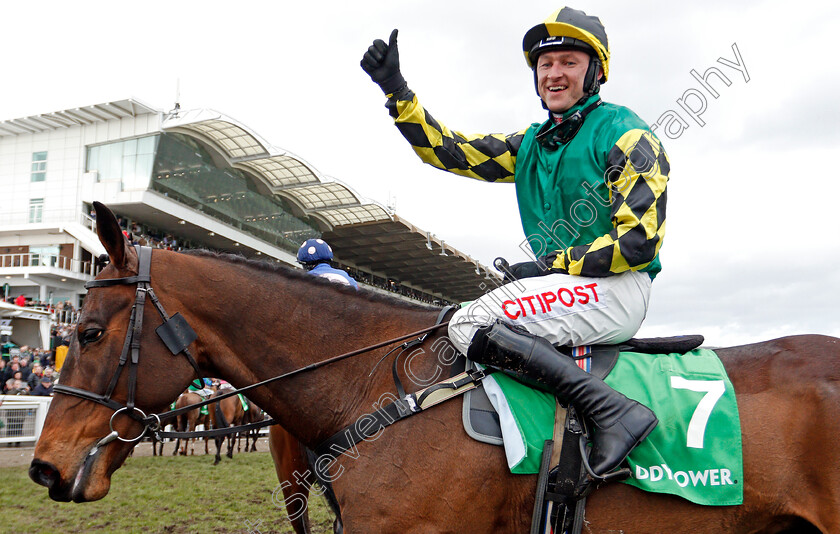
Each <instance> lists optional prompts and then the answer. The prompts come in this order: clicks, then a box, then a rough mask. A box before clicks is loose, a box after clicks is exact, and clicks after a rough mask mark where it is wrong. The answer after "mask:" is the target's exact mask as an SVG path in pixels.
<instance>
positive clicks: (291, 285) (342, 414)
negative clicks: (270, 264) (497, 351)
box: [188, 261, 438, 446]
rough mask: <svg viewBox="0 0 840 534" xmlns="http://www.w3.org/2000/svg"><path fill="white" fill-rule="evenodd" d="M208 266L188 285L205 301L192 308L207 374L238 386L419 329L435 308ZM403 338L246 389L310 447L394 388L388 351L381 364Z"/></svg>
mask: <svg viewBox="0 0 840 534" xmlns="http://www.w3.org/2000/svg"><path fill="white" fill-rule="evenodd" d="M205 263H206V264H207V265H202V266H201V268H200V269H197V270H194V271H192V272H201V273H202V274H206V276H207V277H208V278H210V279H211V280H212V283H211V284H205V285H204V286H203V288H199V287H196V286H195V285H193V286H192V287H191V288H190V289H191V290H190V291H188V294H189V298H191V299H192V300H193V301H194V300H195V299H196V297H199V301H200V302H201V304H199V306H198V307H197V308H195V309H196V313H197V315H198V317H197V318H196V322H197V323H198V324H200V327H196V326H194V328H196V331H197V332H198V333H199V339H198V341H197V342H196V344H197V346H198V347H199V349H198V354H199V355H200V356H201V357H202V360H203V362H202V365H204V366H205V367H206V368H207V371H208V372H210V373H213V375H214V376H218V377H220V378H224V379H226V380H228V381H229V382H230V383H231V384H233V385H234V386H236V387H237V388H242V387H244V386H247V385H250V384H253V383H256V382H258V381H262V380H266V379H268V378H272V377H274V376H278V375H280V374H283V373H287V372H290V371H293V370H296V369H300V368H303V367H305V366H307V365H310V364H313V363H316V362H321V361H324V360H327V359H329V358H331V357H334V356H337V355H340V354H345V353H348V352H351V351H356V350H358V349H362V348H365V347H369V346H372V345H375V344H378V343H381V342H383V341H387V340H390V339H395V338H398V337H400V336H403V335H405V334H408V333H412V332H416V331H419V330H421V329H423V328H425V327H429V326H432V324H433V323H434V320H435V317H436V315H437V313H438V311H437V310H436V309H434V308H422V307H418V306H408V305H406V304H403V303H401V302H399V301H397V300H396V299H392V300H390V299H388V300H386V299H371V298H369V297H368V296H365V295H364V294H357V293H352V292H348V291H344V290H342V289H340V288H338V287H337V286H336V285H334V284H328V283H319V282H320V281H319V280H311V279H308V278H301V277H299V276H295V275H293V274H289V273H283V272H277V273H275V272H266V271H263V270H258V269H255V268H254V267H249V266H247V265H235V264H229V263H226V262H223V261H207V262H205ZM205 289H206V291H205ZM197 292H198V293H200V295H196V293H197ZM191 324H192V320H191ZM397 345H398V344H396V343H395V344H393V345H389V346H387V347H385V348H382V349H378V350H372V351H366V352H363V353H361V354H358V355H356V356H353V357H350V358H347V359H345V360H342V361H339V362H336V363H332V364H328V365H326V366H323V367H320V368H317V369H314V370H310V371H306V372H304V373H301V374H299V375H296V376H293V377H290V378H288V379H282V380H279V381H277V382H274V383H272V384H270V385H268V386H266V387H261V388H256V389H254V390H251V391H249V392H248V393H247V396H248V397H249V398H251V399H252V400H253V401H254V402H256V404H257V405H259V406H260V407H262V408H263V409H264V410H265V411H266V412H267V413H268V414H269V415H271V416H272V417H274V418H275V419H276V420H277V421H278V422H279V423H280V424H281V425H282V426H283V427H284V428H286V430H288V431H289V432H290V433H291V434H292V435H294V436H296V437H297V438H298V439H300V440H301V441H302V442H303V443H305V444H307V445H309V446H314V445H315V444H317V443H318V442H320V441H321V440H323V439H325V438H326V437H328V436H330V435H331V434H332V433H334V432H336V431H338V430H340V429H341V428H342V427H343V426H345V425H346V424H349V423H351V422H353V420H354V419H355V418H357V417H359V416H360V415H361V414H364V413H370V412H371V411H372V410H373V408H372V406H373V405H374V404H375V403H377V401H381V399H382V398H383V394H386V393H387V392H393V391H394V385H393V380H392V378H391V370H390V366H391V360H390V358H389V359H388V360H387V361H386V362H383V364H382V365H379V366H376V363H377V361H378V360H379V358H381V357H382V356H384V355H385V354H386V353H387V352H388V351H389V350H391V349H392V348H394V346H397ZM392 357H393V355H392ZM418 365H419V367H415V368H414V369H419V371H418V372H421V373H425V372H426V371H424V369H425V368H426V367H429V366H431V365H434V364H433V362H430V361H425V362H418ZM375 366H376V371H375V372H374V373H373V375H372V376H371V370H372V369H374V367H375Z"/></svg>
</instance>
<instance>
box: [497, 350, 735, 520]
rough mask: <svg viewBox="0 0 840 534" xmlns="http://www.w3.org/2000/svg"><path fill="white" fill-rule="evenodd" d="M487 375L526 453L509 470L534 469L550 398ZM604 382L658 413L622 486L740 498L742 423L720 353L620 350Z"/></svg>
mask: <svg viewBox="0 0 840 534" xmlns="http://www.w3.org/2000/svg"><path fill="white" fill-rule="evenodd" d="M491 377H492V379H493V380H494V381H495V382H496V383H497V384H498V385H499V388H500V389H501V390H502V392H503V393H504V395H505V399H506V401H507V404H508V406H510V411H511V414H512V416H513V419H514V420H515V422H516V426H517V427H518V430H519V432H520V434H521V436H522V438H523V439H524V442H525V453H524V456H523V457H522V458H521V460H519V461H518V463H516V464H515V465H514V464H511V466H510V467H511V472H513V473H520V474H530V473H538V472H539V467H540V465H539V464H540V459H541V457H542V449H543V443H544V441H545V440H547V439H552V434H553V425H554V410H555V402H554V398H553V396H552V395H550V394H548V393H545V392H542V391H537V390H534V389H531V388H529V387H527V386H525V385H523V384H521V383H520V382H518V381H516V380H515V379H513V378H511V377H509V376H507V375H504V374H502V373H494V374H493V375H491ZM605 381H606V383H607V384H609V385H610V386H611V387H612V388H614V389H616V390H618V391H620V392H622V393H623V394H625V395H626V396H627V397H629V398H631V399H634V400H636V401H638V402H640V403H642V404H644V405H645V406H648V407H649V408H651V409H652V410H653V411H654V412H655V413H656V415H657V417H658V418H659V424H658V425H657V426H656V428H655V429H654V430H653V431H652V432H651V433H650V435H649V436H648V437H647V439H646V440H645V441H643V442H642V443H641V444H640V445H639V446H638V447H636V448H635V449H634V450H633V451H632V452H631V453H630V455H629V457H628V459H627V461H628V463H629V464H630V469H631V471H632V473H633V476H632V477H631V478H629V479H627V480H626V481H624V482H625V483H626V484H630V485H633V486H636V487H638V488H641V489H643V490H646V491H652V492H657V493H670V494H673V495H678V496H680V497H683V498H685V499H688V500H689V501H691V502H693V503H696V504H703V505H714V506H724V505H734V504H741V503H743V500H744V495H743V486H744V485H743V460H742V455H741V423H740V419H739V417H738V406H737V402H736V399H735V391H734V389H733V388H732V383H731V382H730V381H729V377H728V376H727V375H726V371H725V369H724V368H723V364H721V362H720V359H719V358H718V357H717V354H715V353H714V352H713V351H711V350H708V349H697V350H694V351H691V352H689V353H687V354H685V355H680V354H642V353H636V352H623V353H621V354H620V356H619V358H618V361H617V362H616V365H615V367H614V368H613V370H612V372H610V374H609V376H607V378H606V380H605ZM509 463H510V459H509Z"/></svg>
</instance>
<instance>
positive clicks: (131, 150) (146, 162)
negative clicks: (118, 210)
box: [33, 135, 159, 191]
mask: <svg viewBox="0 0 840 534" xmlns="http://www.w3.org/2000/svg"><path fill="white" fill-rule="evenodd" d="M158 137H159V136H157V135H151V136H148V137H139V138H137V139H129V140H127V141H119V142H117V143H108V144H107V145H97V146H92V147H88V153H87V167H86V170H87V171H88V172H90V171H97V172H98V173H99V180H100V181H109V180H121V181H122V189H123V191H130V190H135V189H148V187H149V179H150V178H151V176H152V164H153V162H154V157H155V147H156V146H157V142H158ZM33 165H34V163H33Z"/></svg>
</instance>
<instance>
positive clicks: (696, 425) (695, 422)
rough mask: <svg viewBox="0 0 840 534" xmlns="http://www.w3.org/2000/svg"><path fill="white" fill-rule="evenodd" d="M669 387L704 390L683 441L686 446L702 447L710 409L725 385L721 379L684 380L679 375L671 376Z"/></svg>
mask: <svg viewBox="0 0 840 534" xmlns="http://www.w3.org/2000/svg"><path fill="white" fill-rule="evenodd" d="M671 387H672V388H674V389H688V390H691V391H705V392H706V394H705V395H703V398H702V399H700V402H699V403H698V404H697V408H695V409H694V415H692V416H691V421H689V423H688V432H687V433H686V443H685V444H686V446H688V447H691V448H693V449H702V448H703V436H704V435H705V433H706V425H707V424H708V422H709V416H710V415H712V410H713V409H714V408H715V405H716V404H717V401H719V400H720V398H721V397H723V392H724V391H725V390H726V385H725V384H724V383H723V380H686V379H685V378H683V377H681V376H672V377H671Z"/></svg>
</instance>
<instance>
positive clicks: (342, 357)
mask: <svg viewBox="0 0 840 534" xmlns="http://www.w3.org/2000/svg"><path fill="white" fill-rule="evenodd" d="M448 324H449V321H446V322H445V323H438V324H436V325H432V326H429V327H426V328H424V329H422V330H418V331H416V332H412V333H411V334H405V335H404V336H400V337H396V338H393V339H389V340H387V341H383V342H381V343H377V344H376V345H369V346H367V347H364V348H361V349H356V350H354V351H351V352H345V353H344V354H340V355H338V356H334V357H332V358H329V359H327V360H323V361H320V362H317V363H313V364H310V365H307V366H306V367H301V368H300V369H295V370H294V371H289V372H288V373H284V374H282V375H278V376H275V377H272V378H269V379H267V380H263V381H262V382H257V383H255V384H251V385H250V386H245V387H244V388H241V389H236V390H233V391H229V392H227V393H224V394H222V395H218V396H216V397H213V398H212V399H207V400H204V401H201V402H197V403H195V404H190V405H189V406H184V407H183V408H178V409H177V410H172V411H169V412H166V413H164V414H152V415H150V416H149V417H147V418H146V419H145V420H144V422H148V423H151V422H152V421H158V420H160V421H165V420H166V419H171V418H173V417H177V416H179V415H181V414H182V413H186V412H189V411H191V410H195V409H196V408H201V407H202V406H205V405H207V404H212V403H214V402H216V401H220V400H222V399H226V398H227V397H232V396H233V395H236V394H238V393H242V392H243V391H248V390H250V389H254V388H258V387H261V386H265V385H267V384H270V383H271V382H275V381H277V380H281V379H283V378H288V377H290V376H294V375H296V374H298V373H303V372H306V371H312V370H313V369H317V368H319V367H323V366H325V365H328V364H331V363H335V362H338V361H341V360H345V359H347V358H350V357H351V356H357V355H359V354H362V353H364V352H368V351H371V350H376V349H378V348H382V347H385V346H387V345H391V344H392V343H397V342H398V341H404V340H406V339H410V338H413V337H417V336H420V335H421V334H425V333H426V332H431V331H432V330H436V329H438V328H440V327H441V326H444V325H448Z"/></svg>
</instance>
